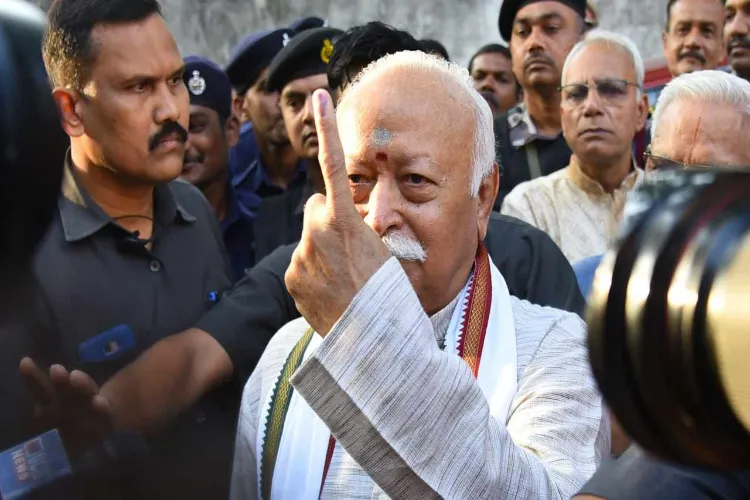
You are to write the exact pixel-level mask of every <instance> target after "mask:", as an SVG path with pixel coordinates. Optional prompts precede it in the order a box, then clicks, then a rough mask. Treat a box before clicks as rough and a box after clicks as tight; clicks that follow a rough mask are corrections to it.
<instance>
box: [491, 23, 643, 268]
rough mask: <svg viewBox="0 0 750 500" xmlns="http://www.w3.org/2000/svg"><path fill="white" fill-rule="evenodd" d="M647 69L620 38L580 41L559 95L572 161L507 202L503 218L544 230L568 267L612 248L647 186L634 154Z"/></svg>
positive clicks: (595, 34)
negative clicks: (625, 214) (629, 207)
mask: <svg viewBox="0 0 750 500" xmlns="http://www.w3.org/2000/svg"><path fill="white" fill-rule="evenodd" d="M643 71H644V69H643V60H642V59H641V57H640V55H639V54H638V49H637V47H636V46H635V45H634V44H633V42H632V41H631V40H630V39H628V38H627V37H625V36H623V35H619V34H616V33H611V32H606V31H603V30H594V31H591V32H589V33H588V34H587V35H586V38H585V39H584V40H583V41H581V42H578V44H576V46H575V47H573V50H571V51H570V54H568V57H567V59H566V61H565V65H564V67H563V73H562V87H561V89H562V90H561V92H560V98H561V104H560V113H561V123H562V129H563V135H564V136H565V140H566V141H567V142H568V145H569V146H570V149H571V150H572V151H573V155H572V156H571V158H570V164H569V165H568V166H567V167H566V168H564V169H562V170H559V171H557V172H555V173H554V174H551V175H548V176H546V177H540V178H537V179H534V180H531V181H527V182H524V183H522V184H519V185H518V186H516V187H515V189H513V191H511V192H510V194H508V196H506V198H505V201H504V202H503V206H502V209H501V212H502V213H504V214H506V215H510V216H512V217H517V218H519V219H521V220H523V221H526V222H528V223H529V224H531V225H532V226H536V227H538V228H539V229H541V230H542V231H545V232H546V233H547V234H549V236H550V237H551V238H552V240H553V241H554V242H555V243H557V245H558V246H559V247H560V250H562V252H563V254H564V255H565V256H566V257H567V258H568V260H569V261H570V263H571V264H575V263H577V262H579V261H580V260H582V259H585V258H587V257H592V256H594V255H600V254H602V253H603V252H605V251H606V250H607V249H608V248H609V247H610V245H611V243H612V242H613V240H614V238H615V236H616V235H617V230H618V228H619V226H620V219H621V218H622V210H623V207H624V206H625V200H626V198H627V195H628V193H629V192H630V191H632V190H633V189H635V188H636V187H638V185H640V183H641V182H642V181H643V171H642V170H640V169H639V168H638V167H637V166H636V164H635V162H634V161H633V155H632V144H633V138H634V137H635V134H636V133H637V132H638V131H639V130H641V129H643V127H644V126H645V124H646V118H647V116H648V99H647V97H646V96H645V94H644V93H643V91H642V88H643Z"/></svg>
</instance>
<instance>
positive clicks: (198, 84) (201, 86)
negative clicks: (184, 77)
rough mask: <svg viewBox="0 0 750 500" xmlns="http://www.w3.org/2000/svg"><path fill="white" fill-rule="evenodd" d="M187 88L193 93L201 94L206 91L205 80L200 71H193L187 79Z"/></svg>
mask: <svg viewBox="0 0 750 500" xmlns="http://www.w3.org/2000/svg"><path fill="white" fill-rule="evenodd" d="M188 90H190V93H191V94H193V95H201V94H203V92H205V91H206V80H204V79H203V77H202V76H201V72H200V71H198V70H195V71H193V76H192V77H191V78H190V80H189V81H188Z"/></svg>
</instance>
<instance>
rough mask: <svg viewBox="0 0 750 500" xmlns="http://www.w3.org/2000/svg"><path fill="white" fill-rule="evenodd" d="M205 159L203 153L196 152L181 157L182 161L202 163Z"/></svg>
mask: <svg viewBox="0 0 750 500" xmlns="http://www.w3.org/2000/svg"><path fill="white" fill-rule="evenodd" d="M205 159H206V157H205V155H202V154H199V153H196V154H186V155H185V157H184V158H183V160H182V162H183V163H203V162H204V160H205Z"/></svg>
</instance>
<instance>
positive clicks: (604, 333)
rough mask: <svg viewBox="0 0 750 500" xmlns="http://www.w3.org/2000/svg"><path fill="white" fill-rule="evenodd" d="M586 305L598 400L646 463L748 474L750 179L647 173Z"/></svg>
mask: <svg viewBox="0 0 750 500" xmlns="http://www.w3.org/2000/svg"><path fill="white" fill-rule="evenodd" d="M628 210H630V211H634V212H636V213H635V214H627V213H626V218H627V220H628V221H629V222H628V223H626V224H625V227H624V228H623V231H622V234H621V237H620V238H619V241H618V243H617V244H616V246H615V248H613V249H612V250H611V251H610V252H609V253H608V254H606V255H605V256H604V258H603V259H602V262H601V265H600V266H599V268H598V269H597V272H596V275H595V278H594V283H593V287H592V292H591V295H590V297H589V308H588V311H587V322H588V324H589V352H590V359H591V364H592V368H593V371H594V375H595V377H596V379H597V381H598V383H599V387H600V390H601V391H602V394H603V395H604V398H605V400H606V401H607V403H608V404H609V406H610V408H611V409H612V411H613V412H614V414H615V416H616V417H617V419H618V420H619V422H620V423H621V425H622V427H623V428H624V430H625V431H626V432H627V433H628V434H629V435H630V436H631V437H632V438H633V439H634V440H635V441H636V442H637V443H639V444H640V445H641V446H642V447H643V448H644V449H646V450H647V451H649V452H651V453H652V454H654V455H656V456H658V457H660V458H662V459H665V460H668V461H672V462H676V463H681V464H685V465H691V466H698V467H710V468H720V469H734V468H748V467H750V279H749V278H750V174H749V173H744V172H739V171H705V170H704V171H694V172H685V171H679V172H678V171H667V172H654V173H650V174H649V179H648V180H647V182H646V183H645V184H644V186H643V187H642V188H641V189H640V190H639V191H637V192H636V193H634V198H633V199H632V200H629V202H628Z"/></svg>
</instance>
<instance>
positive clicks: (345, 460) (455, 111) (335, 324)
mask: <svg viewBox="0 0 750 500" xmlns="http://www.w3.org/2000/svg"><path fill="white" fill-rule="evenodd" d="M425 88H430V92H429V93H425V92H424V89H425ZM314 114H315V122H316V128H317V130H318V137H319V142H320V149H319V159H320V165H321V171H322V174H323V176H324V181H325V186H326V195H322V194H317V195H314V196H313V197H312V198H310V200H309V201H308V202H307V204H306V207H305V217H304V229H303V234H302V239H301V241H300V243H299V245H298V247H297V249H296V250H295V252H294V255H293V258H292V262H291V265H290V267H289V269H288V270H287V273H286V277H285V281H286V284H287V287H288V289H289V291H290V293H291V294H292V296H293V297H294V300H295V303H296V304H297V306H298V308H299V310H300V312H301V313H302V316H303V317H302V318H300V319H298V320H295V321H293V322H291V323H289V324H287V325H286V326H285V327H284V328H282V329H281V330H280V331H279V332H278V333H277V334H276V336H275V337H274V338H273V339H272V340H271V343H270V344H269V345H268V347H267V349H266V351H265V353H264V354H263V356H262V358H261V360H260V363H259V365H258V366H257V368H256V369H255V371H254V372H253V374H252V376H251V377H250V379H249V381H248V383H247V385H246V386H245V391H244V395H243V400H242V407H241V411H240V418H239V427H238V435H237V442H236V447H235V463H234V470H233V479H232V498H236V499H240V498H263V499H266V498H274V499H296V498H317V497H320V498H324V499H339V498H341V499H343V498H389V497H390V498H438V497H442V498H472V499H473V498H497V497H509V498H515V499H524V498H529V499H532V498H533V499H544V498H560V499H562V498H566V499H567V498H569V497H570V496H571V495H572V494H573V493H575V492H576V489H577V488H578V487H580V485H581V484H583V482H585V481H586V479H587V478H588V477H590V476H591V475H592V474H593V472H594V471H595V470H596V467H597V466H598V464H599V463H600V460H601V458H602V456H603V455H605V454H607V453H608V451H609V424H608V420H607V417H606V413H605V411H604V409H603V407H602V401H601V397H600V395H599V393H598V391H597V388H596V385H595V383H594V381H593V379H592V376H591V373H590V370H589V366H588V362H587V355H586V346H585V327H584V325H583V323H582V322H581V320H580V319H579V318H578V317H577V316H575V315H574V314H571V313H567V312H563V311H559V310H556V309H552V308H544V307H541V306H536V305H532V304H530V303H528V302H525V301H521V300H519V299H516V298H515V297H512V296H510V294H509V293H508V289H507V286H506V283H505V280H504V279H503V277H502V275H501V274H500V273H499V272H498V271H497V268H496V267H495V265H494V264H493V263H492V261H491V259H490V258H489V256H488V253H487V251H486V249H485V247H484V245H483V244H482V243H481V241H482V240H483V239H484V236H485V233H486V231H487V225H488V220H489V216H490V212H491V211H492V205H493V202H494V200H495V196H496V194H497V189H498V169H497V166H496V165H495V163H494V146H495V145H494V140H493V135H492V128H491V126H490V125H491V123H492V114H491V111H490V109H489V106H488V105H487V103H486V102H485V101H484V99H483V98H482V97H481V96H480V95H479V94H478V93H477V92H476V91H475V90H474V89H473V84H472V81H471V78H470V77H469V75H468V73H467V72H466V71H465V70H463V69H461V68H459V67H458V66H456V65H455V64H451V63H448V62H446V61H443V60H441V59H439V58H437V57H435V56H430V55H427V54H424V53H421V52H400V53H397V54H393V55H390V56H386V57H384V58H382V59H380V60H379V61H376V62H375V63H373V64H372V65H370V66H369V67H368V68H367V69H365V70H364V72H363V73H362V74H361V75H360V77H359V79H358V80H357V81H356V82H355V83H353V84H352V85H351V86H349V87H347V89H346V90H345V92H344V95H343V97H342V99H341V101H340V102H339V106H338V109H337V110H336V112H334V109H333V105H332V102H331V99H330V96H328V94H327V93H326V92H324V91H317V92H316V93H315V95H314ZM447 123H450V124H451V126H447V125H446V124H447ZM456 131H459V132H458V133H456ZM339 138H340V139H339ZM467 144H471V145H473V147H468V148H467V147H465V146H466V145H467Z"/></svg>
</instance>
